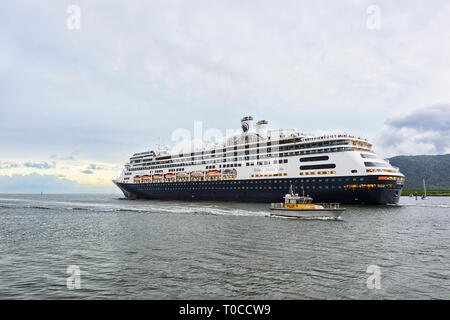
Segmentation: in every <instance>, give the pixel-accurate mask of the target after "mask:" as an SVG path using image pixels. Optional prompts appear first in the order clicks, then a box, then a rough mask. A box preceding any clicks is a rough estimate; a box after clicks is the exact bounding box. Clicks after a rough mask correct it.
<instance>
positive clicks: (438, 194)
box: [402, 190, 450, 197]
mask: <svg viewBox="0 0 450 320" xmlns="http://www.w3.org/2000/svg"><path fill="white" fill-rule="evenodd" d="M414 192H416V193H417V196H422V195H423V193H424V192H423V190H402V196H409V195H410V194H413V195H414ZM427 196H430V197H433V196H434V197H450V190H427Z"/></svg>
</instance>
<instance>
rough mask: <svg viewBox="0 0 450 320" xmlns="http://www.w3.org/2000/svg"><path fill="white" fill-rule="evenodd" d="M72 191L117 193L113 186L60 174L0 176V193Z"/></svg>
mask: <svg viewBox="0 0 450 320" xmlns="http://www.w3.org/2000/svg"><path fill="white" fill-rule="evenodd" d="M40 192H48V193H72V192H81V193H85V192H111V193H117V190H116V188H114V186H99V187H97V186H89V185H83V184H79V183H77V182H75V181H72V180H69V179H66V178H63V177H61V176H60V175H40V174H38V173H36V172H35V173H31V174H28V175H19V174H15V175H12V176H0V193H40Z"/></svg>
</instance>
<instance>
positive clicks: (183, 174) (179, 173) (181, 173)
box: [177, 172, 189, 178]
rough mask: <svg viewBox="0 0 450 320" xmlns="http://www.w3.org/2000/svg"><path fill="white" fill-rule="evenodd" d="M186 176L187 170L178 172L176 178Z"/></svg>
mask: <svg viewBox="0 0 450 320" xmlns="http://www.w3.org/2000/svg"><path fill="white" fill-rule="evenodd" d="M188 176H189V174H188V173H187V172H178V173H177V177H178V178H186V177H188Z"/></svg>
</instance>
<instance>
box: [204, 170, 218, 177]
mask: <svg viewBox="0 0 450 320" xmlns="http://www.w3.org/2000/svg"><path fill="white" fill-rule="evenodd" d="M206 174H207V175H208V176H218V175H220V170H208V171H207V172H206Z"/></svg>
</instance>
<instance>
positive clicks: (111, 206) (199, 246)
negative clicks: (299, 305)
mask: <svg viewBox="0 0 450 320" xmlns="http://www.w3.org/2000/svg"><path fill="white" fill-rule="evenodd" d="M449 246H450V197H447V198H446V197H430V198H429V199H428V200H421V199H419V200H415V199H414V198H409V197H402V199H401V201H400V205H395V206H394V205H392V206H347V211H346V212H345V213H344V214H343V219H342V220H340V221H336V220H322V219H315V220H301V219H291V218H274V217H270V216H269V210H268V205H265V204H243V203H217V202H162V201H146V200H124V199H121V195H118V194H101V195H92V194H86V195H83V194H58V195H47V194H44V195H40V194H38V195H6V194H0V299H450V248H449ZM368 268H369V271H371V272H372V273H368V272H367V270H368ZM77 270H79V271H80V274H79V276H78V275H77V273H76V271H77ZM373 270H377V271H379V272H378V273H377V272H375V273H373ZM68 271H69V273H68ZM77 288H79V289H77Z"/></svg>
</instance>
